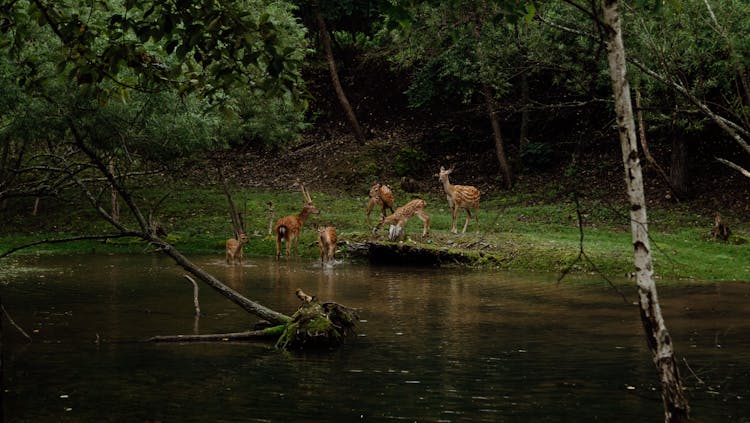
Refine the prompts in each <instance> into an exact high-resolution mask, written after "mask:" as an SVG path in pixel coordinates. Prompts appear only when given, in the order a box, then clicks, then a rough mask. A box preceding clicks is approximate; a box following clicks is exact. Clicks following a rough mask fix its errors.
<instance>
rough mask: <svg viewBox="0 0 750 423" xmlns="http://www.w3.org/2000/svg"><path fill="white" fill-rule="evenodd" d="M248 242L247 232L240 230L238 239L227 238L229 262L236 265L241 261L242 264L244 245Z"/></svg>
mask: <svg viewBox="0 0 750 423" xmlns="http://www.w3.org/2000/svg"><path fill="white" fill-rule="evenodd" d="M247 243H248V239H247V234H246V233H245V232H240V233H238V234H237V239H235V238H229V239H228V240H227V264H231V265H232V266H234V265H235V264H236V263H237V261H239V263H240V266H242V246H243V245H244V244H247Z"/></svg>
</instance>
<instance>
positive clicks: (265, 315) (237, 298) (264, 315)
mask: <svg viewBox="0 0 750 423" xmlns="http://www.w3.org/2000/svg"><path fill="white" fill-rule="evenodd" d="M148 241H150V242H151V243H152V244H154V245H156V246H157V247H159V248H160V249H161V251H163V252H164V253H165V254H167V255H168V256H169V257H172V259H173V260H174V261H175V262H177V264H178V265H180V266H181V267H182V268H183V269H185V270H187V271H188V272H190V273H191V274H192V275H193V276H195V277H197V278H198V279H200V280H202V281H203V282H205V283H206V284H208V286H210V287H211V288H213V289H215V290H216V291H218V292H219V293H220V294H221V295H223V296H225V297H227V298H228V299H229V300H230V301H232V302H233V303H235V304H237V305H238V306H240V307H242V308H243V309H244V310H245V311H247V312H249V313H252V314H254V315H256V316H258V317H260V318H261V319H264V320H267V321H268V322H269V323H271V324H274V325H280V324H284V323H287V322H289V321H290V320H291V318H290V317H289V316H286V315H284V314H282V313H279V312H277V311H274V310H271V309H270V308H268V307H266V306H264V305H262V304H259V303H256V302H255V301H251V300H249V299H247V298H245V297H244V296H242V295H241V294H240V293H238V292H237V291H235V290H233V289H232V288H230V287H228V286H226V285H224V284H223V283H222V282H221V281H219V280H218V279H216V278H215V277H214V276H213V275H211V274H210V273H208V272H206V271H205V270H203V269H202V268H200V267H198V266H196V265H195V264H193V263H192V262H191V261H190V260H188V259H187V258H186V257H185V256H183V255H182V253H180V252H179V251H177V250H176V249H175V248H174V247H172V245H171V244H169V243H167V242H165V241H162V240H161V239H159V238H157V237H151V238H150V239H148Z"/></svg>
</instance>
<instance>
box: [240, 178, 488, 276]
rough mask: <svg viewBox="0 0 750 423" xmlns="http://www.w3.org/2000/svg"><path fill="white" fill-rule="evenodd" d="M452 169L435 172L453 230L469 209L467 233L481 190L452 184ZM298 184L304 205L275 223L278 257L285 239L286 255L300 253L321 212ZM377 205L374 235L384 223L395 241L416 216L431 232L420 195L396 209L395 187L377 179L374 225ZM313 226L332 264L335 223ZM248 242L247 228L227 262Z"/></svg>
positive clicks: (369, 206)
mask: <svg viewBox="0 0 750 423" xmlns="http://www.w3.org/2000/svg"><path fill="white" fill-rule="evenodd" d="M453 170H454V168H453V167H451V168H450V169H445V168H444V167H443V166H441V167H440V172H439V173H438V174H436V175H435V176H436V177H437V178H438V180H439V181H440V183H442V184H443V189H444V190H445V197H446V199H447V200H448V206H449V207H450V209H451V213H452V221H451V233H452V234H457V233H458V230H457V226H456V224H457V222H456V221H457V219H458V215H459V213H460V211H461V210H465V211H466V221H465V222H464V227H463V230H462V231H461V233H466V228H467V227H468V225H469V221H470V220H471V218H472V212H473V213H474V219H475V221H476V223H477V225H478V224H479V215H478V211H479V198H480V192H479V190H478V189H477V188H475V187H473V186H470V185H453V184H451V183H450V180H449V179H448V175H450V174H451V172H453ZM295 185H297V186H299V188H300V191H301V192H302V195H303V197H304V205H303V207H302V210H301V211H300V212H299V214H293V215H289V216H284V217H282V218H280V219H278V220H277V221H276V224H275V225H274V226H273V235H274V238H275V240H276V259H279V258H280V257H281V244H282V243H286V256H287V257H291V254H292V251H291V250H292V246H294V250H295V252H296V253H297V255H299V248H298V246H299V238H300V233H301V232H302V227H303V225H304V224H305V221H307V218H308V217H309V216H310V215H312V214H319V213H320V211H319V210H318V209H317V208H316V207H315V205H314V204H313V201H312V198H310V194H309V193H308V192H307V190H306V189H305V186H304V185H303V184H302V183H300V182H299V181H297V182H296V183H295ZM375 206H377V207H378V208H380V219H379V221H378V223H377V225H376V226H374V227H373V228H372V234H373V235H375V234H376V232H377V231H378V229H380V228H381V227H382V226H383V225H388V227H389V230H388V235H387V238H388V240H390V241H394V240H397V239H400V238H402V237H403V234H404V226H406V223H407V222H408V221H409V219H411V218H412V217H414V216H416V217H417V218H418V219H420V220H421V221H422V223H423V228H422V236H423V237H424V236H426V235H427V234H428V233H429V232H430V216H429V215H428V214H427V213H425V211H424V210H425V207H426V206H427V202H426V201H425V200H423V199H421V198H415V199H413V200H411V201H409V202H407V203H406V204H404V205H402V206H401V207H398V208H396V209H395V211H394V209H393V207H394V206H395V200H394V196H393V191H391V189H390V187H389V186H388V185H385V184H381V183H375V184H374V185H373V186H372V187H371V188H370V193H369V201H368V203H367V210H366V217H367V224H368V225H371V222H370V213H371V211H372V209H373V208H374V207H375ZM386 210H390V214H386ZM314 228H315V230H316V231H317V234H318V236H317V244H318V247H319V248H320V261H321V263H322V264H326V265H330V264H332V263H333V262H334V256H335V252H336V243H337V242H338V237H337V234H336V227H335V226H318V225H314ZM247 243H248V237H247V234H246V233H245V232H244V231H240V232H238V233H237V234H236V236H235V238H230V239H228V240H227V242H226V247H227V250H226V262H227V264H228V265H235V264H237V263H239V264H240V265H242V247H243V245H244V244H247Z"/></svg>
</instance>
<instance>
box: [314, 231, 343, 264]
mask: <svg viewBox="0 0 750 423" xmlns="http://www.w3.org/2000/svg"><path fill="white" fill-rule="evenodd" d="M315 229H316V230H317V231H318V247H320V262H321V263H322V264H326V263H331V262H333V260H334V255H335V254H336V242H337V240H338V237H337V236H336V227H335V226H319V227H316V228H315Z"/></svg>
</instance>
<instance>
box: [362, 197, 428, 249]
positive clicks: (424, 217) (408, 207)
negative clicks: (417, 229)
mask: <svg viewBox="0 0 750 423" xmlns="http://www.w3.org/2000/svg"><path fill="white" fill-rule="evenodd" d="M426 206H427V202H426V201H424V200H422V199H421V198H416V199H414V200H411V201H409V202H408V203H406V204H404V205H403V206H401V207H399V208H397V209H396V211H395V212H393V214H391V215H390V216H382V217H381V218H380V222H378V225H377V226H376V227H375V228H373V230H372V232H373V234H374V233H375V232H376V231H377V230H378V229H380V227H381V226H383V224H389V225H390V226H391V227H390V229H389V230H388V240H390V241H393V240H395V239H396V238H399V237H400V236H401V234H402V232H403V229H404V226H406V222H408V221H409V219H411V218H412V217H414V216H417V217H418V218H419V219H420V220H421V221H422V223H423V228H422V236H425V235H427V233H428V232H430V216H429V215H428V214H427V213H425V212H424V208H425V207H426Z"/></svg>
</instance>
